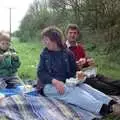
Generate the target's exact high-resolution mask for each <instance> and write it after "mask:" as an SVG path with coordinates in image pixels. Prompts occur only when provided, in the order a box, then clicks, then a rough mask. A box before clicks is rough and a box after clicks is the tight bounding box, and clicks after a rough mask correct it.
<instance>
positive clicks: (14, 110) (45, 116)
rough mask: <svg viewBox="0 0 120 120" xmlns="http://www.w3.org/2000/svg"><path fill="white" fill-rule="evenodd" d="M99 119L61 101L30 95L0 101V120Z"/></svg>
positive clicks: (14, 96)
mask: <svg viewBox="0 0 120 120" xmlns="http://www.w3.org/2000/svg"><path fill="white" fill-rule="evenodd" d="M32 94H33V93H32ZM99 117H100V116H96V115H94V114H92V113H90V112H88V111H85V110H82V109H80V108H79V107H76V106H73V105H68V104H66V103H63V102H62V101H58V100H55V99H52V98H47V97H43V96H41V95H31V93H30V94H23V95H13V96H10V97H5V98H4V99H3V100H1V101H0V120H27V119H28V120H93V119H94V118H99Z"/></svg>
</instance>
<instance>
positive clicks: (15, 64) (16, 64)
mask: <svg viewBox="0 0 120 120" xmlns="http://www.w3.org/2000/svg"><path fill="white" fill-rule="evenodd" d="M11 65H12V66H11V69H12V72H17V69H18V68H19V67H20V65H21V62H20V59H19V56H18V55H17V54H16V52H13V53H11Z"/></svg>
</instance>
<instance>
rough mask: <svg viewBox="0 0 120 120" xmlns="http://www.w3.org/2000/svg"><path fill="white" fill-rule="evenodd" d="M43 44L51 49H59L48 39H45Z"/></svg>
mask: <svg viewBox="0 0 120 120" xmlns="http://www.w3.org/2000/svg"><path fill="white" fill-rule="evenodd" d="M43 44H44V45H45V46H46V47H47V48H48V49H49V50H54V49H56V47H57V44H56V42H53V41H51V40H50V39H49V38H48V37H46V36H44V37H43Z"/></svg>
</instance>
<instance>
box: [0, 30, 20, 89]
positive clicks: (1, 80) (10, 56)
mask: <svg viewBox="0 0 120 120" xmlns="http://www.w3.org/2000/svg"><path fill="white" fill-rule="evenodd" d="M10 42H11V41H10V37H9V35H8V34H7V33H6V32H0V88H13V87H15V86H16V85H17V84H19V77H18V76H17V75H16V73H17V70H18V68H19V67H20V61H19V57H18V56H17V54H16V52H15V50H14V49H11V48H10Z"/></svg>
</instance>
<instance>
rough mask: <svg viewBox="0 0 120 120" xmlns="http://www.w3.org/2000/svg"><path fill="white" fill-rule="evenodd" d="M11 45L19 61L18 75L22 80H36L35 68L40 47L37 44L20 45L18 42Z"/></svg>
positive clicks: (15, 41)
mask: <svg viewBox="0 0 120 120" xmlns="http://www.w3.org/2000/svg"><path fill="white" fill-rule="evenodd" d="M12 44H13V46H14V48H15V49H16V51H17V54H18V55H19V57H20V61H21V67H20V69H19V71H18V75H19V76H20V77H21V78H22V79H36V68H37V64H38V62H39V56H40V52H41V50H42V45H41V44H40V43H38V42H33V43H21V42H19V41H18V40H14V41H13V42H12Z"/></svg>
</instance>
